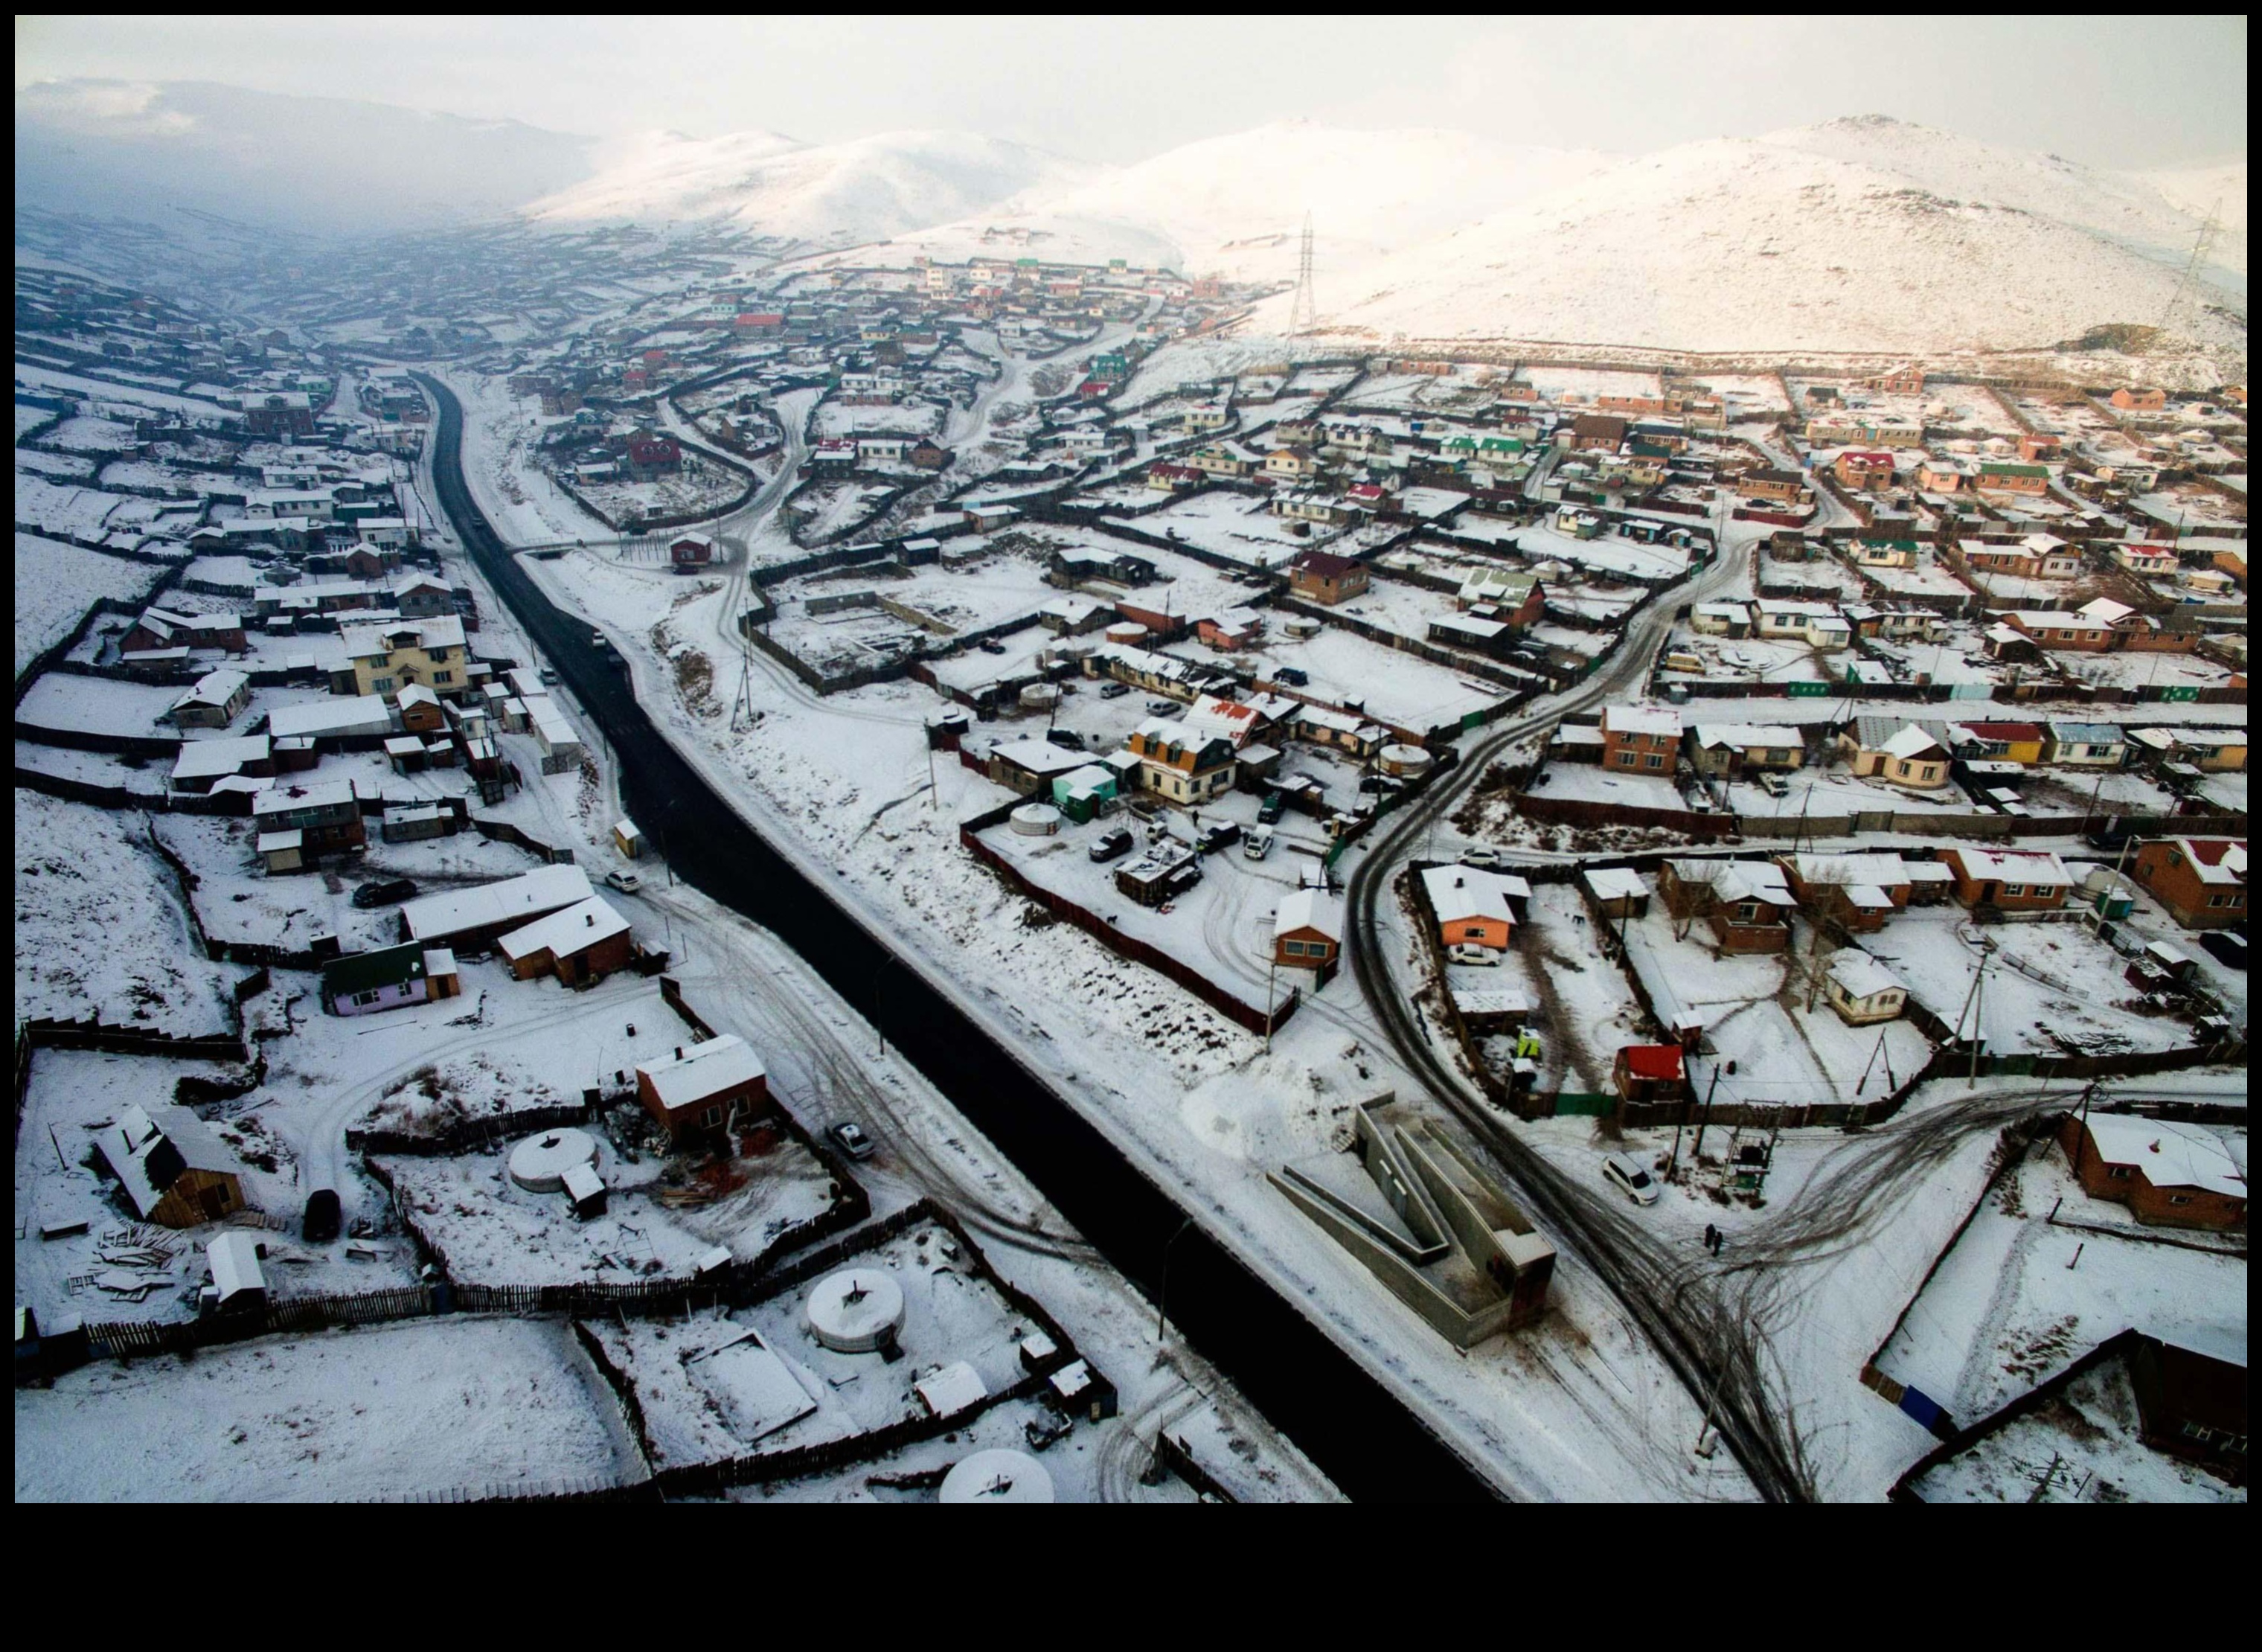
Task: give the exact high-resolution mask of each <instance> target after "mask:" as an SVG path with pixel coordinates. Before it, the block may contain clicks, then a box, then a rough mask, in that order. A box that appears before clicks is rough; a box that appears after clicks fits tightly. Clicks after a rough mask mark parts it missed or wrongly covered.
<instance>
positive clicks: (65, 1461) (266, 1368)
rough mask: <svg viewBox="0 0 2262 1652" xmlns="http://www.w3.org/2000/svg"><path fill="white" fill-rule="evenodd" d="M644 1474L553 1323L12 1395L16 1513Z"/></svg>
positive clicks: (579, 1358) (402, 1328)
mask: <svg viewBox="0 0 2262 1652" xmlns="http://www.w3.org/2000/svg"><path fill="white" fill-rule="evenodd" d="M640 1473H641V1469H640V1467H639V1465H638V1461H637V1451H636V1445H635V1442H634V1441H632V1440H631V1439H629V1438H628V1434H627V1429H626V1427H625V1426H624V1425H623V1423H622V1421H621V1418H620V1414H619V1411H618V1410H617V1408H616V1406H615V1404H614V1403H613V1399H612V1396H611V1395H610V1394H609V1392H607V1390H606V1389H605V1387H604V1385H603V1382H602V1379H600V1378H599V1377H598V1375H597V1374H596V1372H595V1371H594V1369H593V1368H592V1367H591V1366H590V1365H589V1362H588V1358H587V1355H586V1354H585V1353H582V1352H581V1350H580V1347H579V1346H578V1345H576V1344H575V1342H574V1340H573V1332H572V1331H570V1330H568V1329H567V1327H566V1326H565V1325H564V1324H558V1323H557V1322H554V1321H549V1322H544V1321H535V1320H515V1319H466V1318H452V1317H451V1318H448V1319H443V1320H427V1321H419V1322H414V1323H411V1324H396V1325H380V1326H372V1327H369V1328H366V1329H363V1330H358V1331H335V1332H332V1333H331V1334H329V1335H328V1336H323V1337H310V1338H293V1339H287V1340H286V1339H281V1338H263V1339H260V1340H257V1341H254V1342H248V1343H240V1344H236V1345H231V1346H227V1347H222V1348H217V1349H208V1350H206V1351H205V1352H204V1353H199V1354H198V1355H197V1356H196V1357H195V1358H194V1359H193V1360H187V1359H183V1358H180V1357H178V1356H176V1355H166V1356H163V1357H162V1358H157V1359H150V1360H137V1361H135V1362H133V1364H130V1365H119V1364H112V1363H109V1362H106V1361H105V1362H103V1363H98V1364H96V1365H91V1366H88V1367H83V1369H80V1370H77V1371H74V1372H72V1373H71V1374H69V1375H68V1376H65V1377H61V1378H58V1379H57V1380H56V1381H55V1384H54V1388H53V1389H47V1390H40V1389H18V1390H17V1392H16V1496H17V1498H18V1500H19V1501H23V1502H37V1503H47V1502H72V1503H138V1502H143V1501H147V1500H148V1499H150V1498H152V1497H156V1498H161V1499H164V1500H168V1501H175V1500H177V1501H184V1502H197V1503H264V1502H334V1501H336V1500H338V1499H340V1498H347V1499H353V1498H405V1497H414V1496H417V1495H418V1494H421V1493H430V1492H446V1491H451V1490H457V1489H459V1488H460V1489H464V1490H470V1491H472V1492H474V1493H483V1492H485V1491H486V1490H488V1489H489V1488H493V1489H498V1490H509V1489H511V1488H524V1489H527V1490H539V1489H542V1488H544V1486H545V1485H548V1486H550V1487H551V1488H552V1489H556V1488H558V1487H559V1486H560V1485H562V1483H563V1482H588V1481H603V1482H613V1481H616V1480H620V1479H629V1478H634V1477H637V1476H638V1475H639V1474H640Z"/></svg>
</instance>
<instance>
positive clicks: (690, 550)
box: [667, 533, 715, 569]
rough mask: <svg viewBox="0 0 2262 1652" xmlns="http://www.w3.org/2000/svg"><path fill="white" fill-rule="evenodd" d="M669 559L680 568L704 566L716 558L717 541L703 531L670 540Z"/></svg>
mask: <svg viewBox="0 0 2262 1652" xmlns="http://www.w3.org/2000/svg"><path fill="white" fill-rule="evenodd" d="M667 559H668V561H669V562H670V563H671V564H672V565H673V566H675V567H676V568H678V569H690V568H703V567H705V566H707V565H708V564H709V563H710V562H712V561H713V560H714V559H715V542H714V541H713V540H712V539H710V538H709V537H707V536H706V535H705V534H703V533H687V534H685V535H683V536H682V537H681V538H678V539H674V540H672V541H670V542H669V544H668V547H667Z"/></svg>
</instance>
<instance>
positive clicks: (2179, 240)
mask: <svg viewBox="0 0 2262 1652" xmlns="http://www.w3.org/2000/svg"><path fill="white" fill-rule="evenodd" d="M1761 142H1763V143H1772V144H1776V145H1779V146H1780V147H1782V148H1787V149H1797V150H1799V151H1801V152H1803V153H1805V154H1808V155H1828V156H1831V157H1832V158H1833V159H1835V160H1840V161H1852V162H1857V163H1858V164H1860V165H1862V166H1869V167H1875V168H1877V170H1879V171H1881V172H1893V173H1898V174H1899V175H1900V176H1902V177H1906V178H1908V179H1910V180H1911V181H1912V182H1913V183H1915V184H1919V185H1920V186H1921V187H1923V188H1925V189H1927V190H1930V191H1932V192H1933V193H1934V194H1935V195H1941V196H1945V197H1948V198H1950V199H1954V200H1965V201H1992V202H1993V203H1994V204H1995V205H1997V206H2015V207H2017V208H2019V209H2020V210H2021V211H2022V212H2028V213H2037V214H2039V215H2041V216H2042V217H2044V218H2055V219H2057V220H2059V221H2060V222H2062V223H2067V224H2071V225H2073V226H2074V227H2076V228H2078V229H2086V230H2089V231H2091V232H2092V233H2093V234H2099V235H2102V236H2104V237H2106V238H2107V239H2108V240H2113V241H2119V242H2124V243H2126V244H2127V245H2129V246H2131V247H2134V248H2136V249H2137V250H2138V251H2141V252H2146V253H2150V254H2151V255H2152V256H2156V257H2158V258H2160V259H2162V260H2163V261H2165V262H2173V263H2178V264H2180V263H2183V262H2184V261H2185V260H2186V259H2187V258H2188V257H2189V256H2190V254H2191V248H2192V242H2193V239H2194V236H2195V235H2196V234H2198V230H2199V225H2200V221H2201V220H2203V219H2204V218H2205V217H2206V216H2207V211H2208V206H2211V205H2212V204H2213V202H2212V200H2211V199H2209V200H2206V201H2200V202H2197V203H2195V204H2194V202H2192V201H2190V200H2188V199H2178V198H2175V197H2173V196H2171V195H2170V194H2169V193H2168V192H2167V191H2165V190H2164V189H2163V188H2162V187H2161V185H2160V184H2159V183H2158V181H2157V180H2156V179H2152V178H2147V177H2144V176H2143V175H2141V174H2136V173H2128V172H2118V173H2116V172H2100V171H2099V170H2096V169H2094V168H2093V167H2086V166H2083V165H2081V164H2080V163H2079V162H2074V161H2068V160H2065V159H2064V158H2063V157H2061V156H2059V155H2041V154H2037V153H2035V152H2034V151H2031V150H2026V149H2006V148H1999V147H1997V146H1996V145H1993V144H1988V143H1980V142H1977V141H1974V140H1972V139H1970V138H1959V137H1957V136H1956V134H1955V133H1949V132H1938V131H1935V130H1934V129H1933V128H1932V127H1930V126H1915V125H1913V124H1911V123H1910V122H1908V121H1905V120H1894V119H1890V118H1888V117H1886V116H1884V115H1858V116H1855V117H1853V118H1851V119H1844V120H1830V121H1826V122H1824V123H1823V124H1822V125H1820V126H1800V127H1797V128H1794V129H1792V130H1790V131H1788V132H1776V133H1769V135H1768V136H1767V137H1765V138H1763V139H1761ZM2238 174H2239V176H2238V198H2237V206H2238V209H2239V211H2240V212H2241V213H2244V206H2245V185H2246V180H2245V169H2244V165H2243V164H2242V165H2241V166H2240V167H2239V169H2238ZM2218 192H2219V193H2227V191H2218ZM2228 210H2229V209H2228V207H2226V215H2227V214H2228ZM2210 262H2212V263H2215V264H2218V265H2220V266H2221V267H2222V269H2223V270H2225V271H2236V272H2237V273H2238V274H2240V275H2244V273H2245V271H2246V234H2245V226H2244V219H2243V217H2242V219H2241V220H2240V222H2239V225H2238V229H2237V234H2236V235H2235V236H2233V235H2230V234H2226V235H2224V236H2222V238H2221V239H2220V240H2219V241H2218V242H2216V244H2215V254H2214V256H2213V258H2212V259H2211V260H2210Z"/></svg>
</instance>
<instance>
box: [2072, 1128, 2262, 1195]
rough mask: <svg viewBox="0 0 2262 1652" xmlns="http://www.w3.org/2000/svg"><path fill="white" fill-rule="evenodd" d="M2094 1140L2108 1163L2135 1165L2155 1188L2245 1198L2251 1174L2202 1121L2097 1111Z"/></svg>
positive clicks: (2090, 1133)
mask: <svg viewBox="0 0 2262 1652" xmlns="http://www.w3.org/2000/svg"><path fill="white" fill-rule="evenodd" d="M2089 1139H2090V1141H2091V1143H2093V1145H2094V1146H2095V1147H2096V1149H2097V1156H2098V1157H2099V1158H2101V1159H2103V1160H2104V1161H2105V1162H2106V1163H2107V1164H2108V1165H2136V1166H2138V1167H2139V1168H2141V1169H2142V1170H2143V1172H2144V1179H2145V1180H2146V1181H2148V1182H2150V1183H2151V1184H2152V1186H2153V1187H2198V1188H2201V1189H2203V1190H2205V1191H2206V1192H2208V1193H2217V1194H2228V1195H2230V1197H2232V1198H2234V1199H2243V1198H2244V1197H2245V1196H2246V1178H2245V1177H2244V1176H2243V1175H2241V1174H2240V1173H2239V1170H2238V1165H2237V1161H2236V1160H2234V1159H2233V1158H2231V1157H2230V1153H2229V1152H2228V1151H2226V1150H2225V1149H2224V1147H2223V1145H2222V1140H2221V1138H2219V1137H2218V1136H2215V1134H2214V1133H2213V1132H2212V1131H2210V1130H2208V1129H2202V1128H2201V1126H2199V1125H2196V1124H2179V1123H2176V1122H2172V1121H2170V1120H2166V1119H2140V1118H2134V1117H2130V1116H2129V1115H2123V1114H2118V1113H2094V1114H2092V1115H2090V1118H2089Z"/></svg>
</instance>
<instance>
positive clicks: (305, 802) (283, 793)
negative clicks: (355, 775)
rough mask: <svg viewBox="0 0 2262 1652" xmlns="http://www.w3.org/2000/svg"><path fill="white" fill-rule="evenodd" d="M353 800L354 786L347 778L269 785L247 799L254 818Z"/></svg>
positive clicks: (341, 804) (331, 806)
mask: <svg viewBox="0 0 2262 1652" xmlns="http://www.w3.org/2000/svg"><path fill="white" fill-rule="evenodd" d="M353 801H354V786H353V782H352V781H350V780H318V781H314V782H313V783H306V782H304V781H302V782H299V783H297V784H295V785H286V786H269V787H267V788H266V789H265V790H263V791H261V792H260V793H259V794H258V795H257V796H256V797H253V798H252V800H251V812H252V815H253V817H254V818H255V819H256V818H257V817H259V816H261V815H270V814H290V813H292V812H296V811H298V810H300V809H336V808H342V807H343V806H345V805H347V804H351V803H352V802H353Z"/></svg>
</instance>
